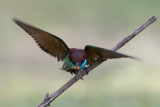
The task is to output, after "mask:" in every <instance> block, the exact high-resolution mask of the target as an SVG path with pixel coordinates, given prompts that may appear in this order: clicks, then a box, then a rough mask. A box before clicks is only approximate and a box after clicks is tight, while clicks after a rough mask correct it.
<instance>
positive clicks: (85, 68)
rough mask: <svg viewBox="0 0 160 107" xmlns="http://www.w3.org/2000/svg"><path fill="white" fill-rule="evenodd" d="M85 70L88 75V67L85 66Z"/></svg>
mask: <svg viewBox="0 0 160 107" xmlns="http://www.w3.org/2000/svg"><path fill="white" fill-rule="evenodd" d="M84 70H85V71H86V74H87V75H88V73H89V72H88V70H87V67H84Z"/></svg>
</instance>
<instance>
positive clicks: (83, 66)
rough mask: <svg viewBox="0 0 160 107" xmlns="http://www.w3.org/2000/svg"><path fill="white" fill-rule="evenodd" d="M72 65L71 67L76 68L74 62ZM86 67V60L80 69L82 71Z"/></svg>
mask: <svg viewBox="0 0 160 107" xmlns="http://www.w3.org/2000/svg"><path fill="white" fill-rule="evenodd" d="M70 63H71V65H72V67H74V66H75V65H74V64H73V63H72V62H70ZM86 65H87V60H85V61H84V62H83V64H82V66H81V67H80V70H83V69H84V68H85V66H86Z"/></svg>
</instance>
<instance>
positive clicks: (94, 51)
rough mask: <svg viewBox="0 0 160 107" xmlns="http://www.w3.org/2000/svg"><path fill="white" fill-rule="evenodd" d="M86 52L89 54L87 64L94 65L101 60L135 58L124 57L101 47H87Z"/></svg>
mask: <svg viewBox="0 0 160 107" xmlns="http://www.w3.org/2000/svg"><path fill="white" fill-rule="evenodd" d="M85 51H86V54H87V62H88V64H92V63H93V62H95V61H96V60H97V59H99V58H122V57H129V58H133V57H131V56H128V55H124V54H121V53H118V52H114V51H111V50H108V49H104V48H100V47H95V46H91V45H86V46H85Z"/></svg>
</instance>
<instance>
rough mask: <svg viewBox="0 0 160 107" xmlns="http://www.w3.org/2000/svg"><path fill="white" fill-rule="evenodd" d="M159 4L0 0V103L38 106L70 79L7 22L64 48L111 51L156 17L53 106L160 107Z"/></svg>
mask: <svg viewBox="0 0 160 107" xmlns="http://www.w3.org/2000/svg"><path fill="white" fill-rule="evenodd" d="M159 5H160V1H159V0H34V1H33V0H0V95H1V97H0V106H1V107H11V106H12V107H36V106H37V105H38V104H40V102H41V101H42V100H43V97H44V95H45V94H46V92H49V93H52V92H54V91H56V90H57V89H58V88H59V87H61V86H62V85H63V84H64V83H66V81H68V80H69V79H70V78H71V77H73V75H70V74H69V73H66V72H64V71H61V70H60V67H61V66H62V62H59V63H57V61H56V59H55V58H52V57H51V56H50V55H48V54H46V53H45V52H43V51H41V49H39V47H38V46H37V45H36V44H35V42H34V40H33V39H32V38H31V37H30V36H28V34H26V33H25V32H24V31H23V30H22V29H20V28H19V27H18V26H17V25H16V24H15V23H14V22H13V21H12V18H13V17H16V18H19V19H21V20H23V21H25V22H27V23H29V24H32V25H34V26H36V27H38V28H41V29H44V30H46V31H48V32H50V33H53V34H55V35H58V36H59V37H61V38H62V39H63V40H64V41H65V42H66V43H67V44H68V46H69V47H77V48H84V46H85V45H86V44H90V45H95V46H100V47H104V48H108V49H110V48H112V47H113V46H114V45H115V44H116V43H117V42H119V41H120V40H121V39H122V38H123V37H125V36H127V35H128V34H130V33H131V32H132V31H133V30H135V29H136V28H137V27H139V26H140V25H141V24H143V23H144V22H145V21H146V20H148V19H149V18H150V17H151V16H152V15H155V16H157V18H158V20H157V21H156V22H155V23H154V24H152V25H151V26H149V28H147V29H145V30H144V31H143V32H141V33H140V34H139V35H138V36H137V37H136V38H134V39H133V40H132V41H130V42H129V43H128V44H127V45H125V46H124V47H123V48H122V49H120V50H119V52H121V53H125V54H129V55H132V56H136V57H138V58H141V59H142V61H135V60H131V59H115V60H109V61H107V62H105V63H103V64H102V65H100V66H99V67H97V68H96V69H94V70H93V71H92V72H91V73H90V74H89V75H88V76H85V77H84V79H85V80H84V81H78V83H76V84H75V85H74V86H72V87H71V88H70V89H69V90H67V91H66V92H65V93H63V95H61V96H60V97H59V98H58V99H56V100H55V101H54V102H53V103H52V104H51V107H53V106H55V107H63V106H66V107H75V106H76V107H82V106H83V107H106V106H108V107H159V106H160V101H159V99H160V83H159V81H160V60H159V59H160V55H159V53H160V47H159V46H160V42H159V40H160V36H159V34H160V30H159V26H160V22H159V16H160V7H159Z"/></svg>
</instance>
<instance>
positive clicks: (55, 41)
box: [13, 19, 69, 61]
mask: <svg viewBox="0 0 160 107" xmlns="http://www.w3.org/2000/svg"><path fill="white" fill-rule="evenodd" d="M13 20H14V22H15V23H16V24H18V25H19V26H20V27H21V28H22V29H23V30H24V31H26V32H27V33H28V34H29V35H31V36H32V37H33V38H34V40H35V41H36V42H37V44H38V45H39V46H40V48H41V49H42V50H44V51H45V52H47V53H49V54H50V55H52V56H54V57H57V60H58V61H60V60H63V59H64V58H65V57H66V56H67V54H68V53H69V48H68V46H67V45H66V44H65V42H64V41H63V40H62V39H60V38H58V37H57V36H55V35H52V34H50V33H48V32H45V31H43V30H41V29H38V28H36V27H33V26H31V25H28V24H26V23H24V22H22V21H20V20H18V19H13Z"/></svg>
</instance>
